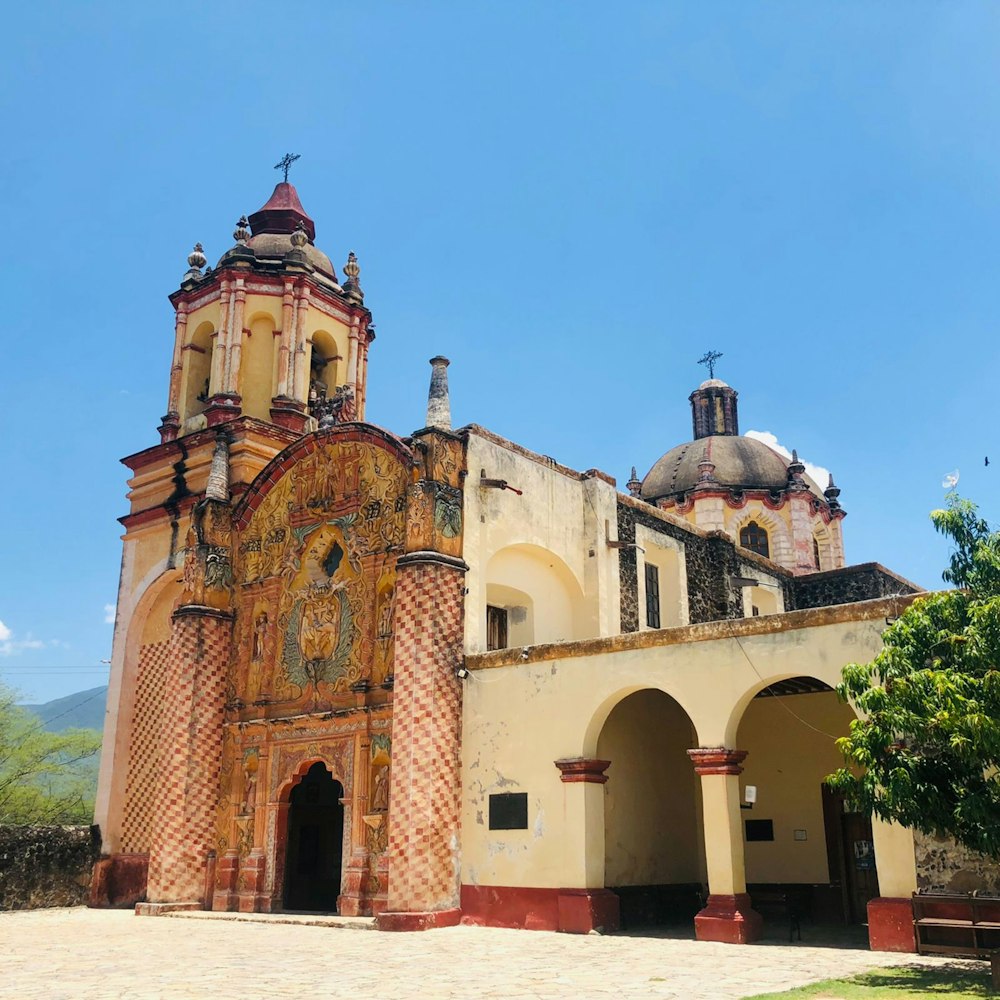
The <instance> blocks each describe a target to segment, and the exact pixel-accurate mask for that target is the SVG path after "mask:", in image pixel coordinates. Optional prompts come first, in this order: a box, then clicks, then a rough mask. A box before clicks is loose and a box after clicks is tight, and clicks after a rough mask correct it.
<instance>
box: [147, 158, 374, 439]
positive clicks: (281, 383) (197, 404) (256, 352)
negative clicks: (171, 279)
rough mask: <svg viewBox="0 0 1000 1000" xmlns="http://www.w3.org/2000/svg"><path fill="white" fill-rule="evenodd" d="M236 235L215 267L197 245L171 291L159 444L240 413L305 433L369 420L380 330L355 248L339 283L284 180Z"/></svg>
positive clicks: (313, 228) (243, 220)
mask: <svg viewBox="0 0 1000 1000" xmlns="http://www.w3.org/2000/svg"><path fill="white" fill-rule="evenodd" d="M286 159H287V158H286ZM281 165H284V166H285V169H286V171H287V166H288V164H287V163H285V161H282V164H279V166H281ZM233 240H234V243H233V245H232V246H231V247H230V248H229V249H228V250H226V252H225V253H224V254H223V255H222V257H221V258H220V260H219V262H218V263H217V265H216V266H215V267H214V268H212V267H209V266H208V260H207V258H206V256H205V253H204V251H203V249H202V246H201V244H196V245H195V248H194V250H193V251H192V252H191V254H190V255H189V256H188V265H189V269H188V271H187V272H186V273H185V274H184V277H183V278H182V279H181V285H180V288H179V289H178V290H177V291H176V292H174V293H173V294H172V295H171V296H170V302H171V304H172V305H173V307H174V310H175V313H176V322H175V334H174V351H173V363H172V365H171V372H170V388H169V393H168V401H167V413H166V415H165V416H164V417H163V422H162V425H161V427H160V437H161V441H163V442H167V441H173V440H176V439H177V438H181V437H185V436H187V435H190V434H194V433H197V432H198V431H202V430H205V429H207V428H211V427H216V426H218V425H219V424H223V423H227V422H230V421H233V420H236V419H238V418H240V417H249V418H252V419H253V420H254V421H262V422H264V423H270V424H274V425H276V426H278V427H281V428H284V429H286V430H290V431H292V432H294V433H298V434H301V433H304V432H306V431H309V430H312V429H314V428H315V427H317V426H329V425H330V424H332V423H340V422H344V421H349V420H361V419H363V417H364V411H365V391H366V375H367V369H368V348H369V346H370V344H371V342H372V340H373V339H374V336H375V328H374V324H373V323H372V321H371V313H370V312H369V311H368V309H366V308H365V305H364V293H363V292H362V291H361V285H360V283H359V281H358V277H359V274H360V268H359V267H358V262H357V258H356V257H355V255H354V254H353V253H351V254H349V255H348V258H347V263H346V264H345V265H344V268H343V272H344V281H343V282H342V283H341V282H340V281H339V280H338V278H337V273H336V271H335V269H334V266H333V264H332V262H331V260H330V258H329V257H328V256H327V255H326V254H325V253H323V251H322V250H320V249H319V248H318V247H317V246H316V242H315V240H316V225H315V223H314V222H313V220H312V219H311V218H310V217H309V215H308V214H307V213H306V211H305V209H304V208H303V207H302V203H301V201H300V200H299V196H298V193H297V192H296V190H295V188H294V187H293V186H292V185H291V184H290V183H288V181H287V179H286V180H284V181H281V182H279V183H278V184H277V185H276V186H275V189H274V192H273V193H272V195H271V197H270V198H269V199H268V201H267V203H266V204H265V205H264V206H263V207H262V208H260V209H258V210H257V211H256V212H254V213H253V214H251V215H250V217H249V218H247V217H246V216H243V217H242V218H241V219H240V220H239V222H238V223H237V224H236V228H235V230H234V232H233Z"/></svg>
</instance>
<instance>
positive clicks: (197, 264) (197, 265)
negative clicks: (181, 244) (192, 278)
mask: <svg viewBox="0 0 1000 1000" xmlns="http://www.w3.org/2000/svg"><path fill="white" fill-rule="evenodd" d="M207 263H208V258H207V257H206V256H205V248H204V247H203V246H202V245H201V244H200V243H195V245H194V249H193V250H192V251H191V252H190V253H189V254H188V264H189V265H190V267H191V269H192V270H194V271H200V270H201V269H202V268H203V267H204V266H205V265H206V264H207Z"/></svg>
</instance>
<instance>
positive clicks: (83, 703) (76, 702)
mask: <svg viewBox="0 0 1000 1000" xmlns="http://www.w3.org/2000/svg"><path fill="white" fill-rule="evenodd" d="M107 700H108V686H107V684H105V685H103V686H101V687H96V688H89V689H88V690H86V691H77V693H76V694H68V695H66V697H65V698H55V699H53V700H52V701H46V702H44V703H42V704H41V705H21V706H20V707H21V708H23V709H25V710H27V711H29V712H33V713H34V714H35V715H37V716H38V717H39V718H40V719H41V720H42V722H43V723H44V725H45V728H46V729H47V730H48V731H49V732H51V733H60V732H62V731H63V730H64V729H96V730H97V731H98V732H101V731H102V730H103V729H104V703H105V702H106V701H107Z"/></svg>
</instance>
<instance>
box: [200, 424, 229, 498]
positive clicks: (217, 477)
mask: <svg viewBox="0 0 1000 1000" xmlns="http://www.w3.org/2000/svg"><path fill="white" fill-rule="evenodd" d="M205 499H206V500H218V501H219V502H220V503H229V437H228V435H227V434H225V433H220V434H219V435H218V437H216V439H215V451H214V452H212V466H211V468H210V469H209V470H208V484H207V485H206V487H205Z"/></svg>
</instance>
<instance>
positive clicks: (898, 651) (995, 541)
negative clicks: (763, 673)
mask: <svg viewBox="0 0 1000 1000" xmlns="http://www.w3.org/2000/svg"><path fill="white" fill-rule="evenodd" d="M931 520H932V521H933V523H934V527H935V528H936V529H937V530H938V531H939V532H940V533H941V534H943V535H945V536H946V537H947V538H949V539H950V540H951V541H952V543H953V546H954V548H953V551H952V553H951V557H950V561H949V566H948V568H947V569H946V570H945V572H944V574H943V576H944V580H945V582H946V583H950V584H953V585H954V586H955V587H957V588H959V589H957V590H950V591H944V592H940V593H935V594H929V595H928V596H926V597H921V598H918V599H917V600H915V601H914V602H913V603H912V604H910V606H909V607H908V608H907V609H906V610H905V611H904V612H903V613H902V614H901V615H900V616H899V618H898V619H897V620H896V621H895V622H894V623H893V624H892V625H890V626H889V628H887V629H886V631H885V632H884V633H883V636H882V639H883V643H884V645H883V649H882V651H881V652H880V653H879V654H878V656H876V657H875V659H874V660H872V661H871V662H870V663H865V664H856V663H855V664H851V665H850V666H848V667H846V668H845V669H844V673H843V682H842V683H841V684H840V686H839V687H838V689H837V690H838V693H839V694H840V695H841V697H843V698H845V699H850V701H852V702H853V703H854V705H855V706H856V707H857V709H858V711H859V715H860V718H859V719H858V720H856V721H855V722H853V723H852V725H851V730H850V735H849V736H847V737H844V738H843V739H841V740H840V741H839V743H838V746H839V748H840V749H841V751H842V752H843V753H844V757H845V759H846V760H847V763H848V767H845V768H842V769H841V770H839V771H837V772H836V774H834V775H832V776H831V777H830V779H829V783H830V784H831V785H832V786H833V787H834V788H835V789H837V790H838V791H841V792H843V793H844V794H845V795H846V796H847V797H848V799H849V800H850V801H852V802H853V803H855V804H857V806H858V808H860V809H862V810H864V811H866V812H873V813H874V814H875V815H876V816H878V817H880V818H881V819H884V820H895V821H896V822H899V823H901V824H902V825H904V826H907V827H910V828H913V829H917V830H921V831H923V832H924V833H929V834H937V835H941V836H950V837H952V838H954V839H955V840H956V841H958V842H959V843H961V844H963V845H965V846H966V847H969V848H972V849H973V850H977V851H982V852H984V853H986V854H990V855H992V856H994V857H997V856H1000V671H998V667H1000V532H993V531H991V530H990V528H989V525H988V524H987V523H986V522H985V521H984V520H982V518H980V517H979V513H978V510H977V508H976V506H975V504H973V503H971V502H970V501H968V500H963V499H962V498H961V497H959V496H957V495H956V494H954V493H951V494H949V496H948V506H947V508H946V509H944V510H936V511H933V512H932V513H931Z"/></svg>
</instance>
